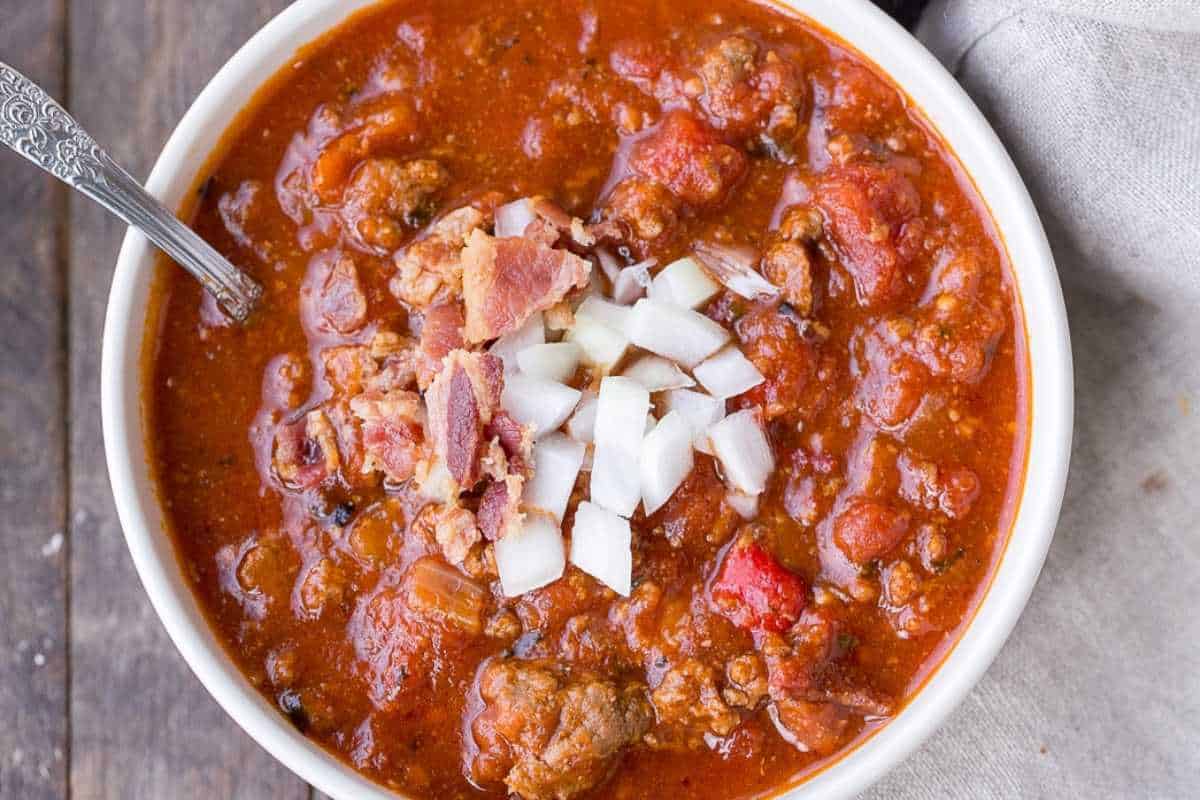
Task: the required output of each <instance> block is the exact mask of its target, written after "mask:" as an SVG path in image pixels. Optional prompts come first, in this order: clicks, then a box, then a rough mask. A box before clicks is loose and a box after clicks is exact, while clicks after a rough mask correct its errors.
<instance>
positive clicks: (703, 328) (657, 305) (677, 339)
mask: <svg viewBox="0 0 1200 800" xmlns="http://www.w3.org/2000/svg"><path fill="white" fill-rule="evenodd" d="M629 339H630V341H632V342H633V343H634V344H636V345H637V346H638V347H642V348H645V349H646V350H649V351H650V352H651V353H656V354H658V355H660V356H663V357H664V358H669V359H671V360H672V361H676V362H678V363H680V364H682V365H684V366H685V367H694V366H696V365H697V364H699V363H700V362H701V361H703V360H704V359H706V358H708V357H709V356H710V355H712V354H713V353H715V352H716V351H717V350H719V349H720V348H721V346H722V345H724V344H725V343H726V342H727V341H729V331H727V330H725V329H724V328H722V327H721V326H720V325H718V324H717V323H715V322H713V321H712V320H711V319H709V318H708V317H706V316H704V315H703V314H699V313H697V312H695V311H692V310H690V309H687V308H683V307H682V306H677V305H674V304H673V303H665V302H662V301H661V300H650V299H648V298H643V299H641V300H638V301H637V304H636V305H634V307H633V313H632V314H631V315H630V318H629Z"/></svg>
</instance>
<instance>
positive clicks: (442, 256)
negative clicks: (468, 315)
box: [388, 206, 488, 308]
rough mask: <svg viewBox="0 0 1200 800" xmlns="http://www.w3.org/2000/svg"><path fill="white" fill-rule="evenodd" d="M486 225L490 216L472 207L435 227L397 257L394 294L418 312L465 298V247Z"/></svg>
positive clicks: (440, 221) (452, 212)
mask: <svg viewBox="0 0 1200 800" xmlns="http://www.w3.org/2000/svg"><path fill="white" fill-rule="evenodd" d="M487 224H488V218H487V216H486V215H484V213H483V212H482V211H480V210H479V209H477V208H473V207H471V206H464V207H463V208H460V209H457V210H455V211H451V212H450V213H449V214H447V215H446V216H444V217H442V218H441V219H439V220H438V221H437V222H435V223H433V224H432V225H431V226H430V227H429V229H428V230H427V231H426V233H425V235H424V236H422V237H421V238H420V239H417V241H415V242H413V243H412V244H410V245H409V246H408V247H407V248H405V249H404V250H401V251H398V252H397V253H396V257H395V261H396V274H395V275H394V276H393V277H392V279H391V281H389V283H388V288H389V289H391V291H392V294H394V295H395V296H396V297H397V298H399V299H400V300H403V301H404V302H405V303H408V304H409V305H410V306H414V307H416V308H424V307H425V306H428V305H430V304H431V303H434V302H435V301H446V300H457V299H458V298H459V297H460V296H461V294H462V269H463V268H462V260H461V255H462V249H463V245H465V244H466V241H467V236H468V235H470V233H471V231H473V230H476V229H477V228H482V227H484V226H485V225H487Z"/></svg>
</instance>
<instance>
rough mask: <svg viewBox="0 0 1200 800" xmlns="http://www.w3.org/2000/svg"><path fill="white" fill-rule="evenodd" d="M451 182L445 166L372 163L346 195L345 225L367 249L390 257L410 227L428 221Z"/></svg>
mask: <svg viewBox="0 0 1200 800" xmlns="http://www.w3.org/2000/svg"><path fill="white" fill-rule="evenodd" d="M449 180H450V174H449V173H448V172H447V171H446V169H445V167H443V166H442V165H441V164H439V163H438V162H436V161H433V160H431V159H415V160H413V161H400V160H399V159H395V158H369V159H367V160H366V161H364V162H362V163H361V164H359V165H358V166H357V167H355V169H354V173H353V174H352V175H351V177H350V183H349V185H347V186H346V189H345V191H344V192H343V193H342V205H341V209H340V211H339V214H340V216H341V220H342V224H343V226H344V227H345V229H346V232H347V233H349V234H350V236H351V237H352V239H355V240H357V241H358V242H360V243H362V244H364V245H365V246H366V247H367V248H368V249H370V250H375V251H380V252H385V253H390V252H392V251H394V250H395V249H396V248H398V247H399V246H400V245H401V243H402V242H403V240H404V235H405V229H406V228H409V229H412V228H420V227H422V226H423V225H425V224H426V223H427V222H428V221H429V219H430V218H431V217H432V216H433V212H434V210H435V207H436V198H437V194H438V192H439V191H441V189H442V188H444V187H445V185H446V184H447V183H448V182H449Z"/></svg>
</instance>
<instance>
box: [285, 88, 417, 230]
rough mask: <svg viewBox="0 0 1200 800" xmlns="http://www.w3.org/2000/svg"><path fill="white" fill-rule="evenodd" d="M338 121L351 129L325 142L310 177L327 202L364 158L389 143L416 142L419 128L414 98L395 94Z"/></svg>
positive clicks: (322, 200) (320, 200) (318, 195)
mask: <svg viewBox="0 0 1200 800" xmlns="http://www.w3.org/2000/svg"><path fill="white" fill-rule="evenodd" d="M335 124H336V125H337V126H338V127H340V128H341V129H343V130H346V131H347V133H344V134H342V135H341V136H338V137H337V138H335V139H334V140H333V141H331V142H329V143H328V144H327V145H325V147H324V148H323V149H322V151H321V155H320V156H318V157H317V160H316V161H315V162H314V163H313V166H312V172H311V177H310V185H311V187H312V190H313V193H314V194H315V195H316V198H315V200H316V202H317V203H319V204H323V205H332V204H334V203H336V202H337V201H338V200H339V199H340V197H341V196H342V193H343V191H344V189H345V186H346V182H347V180H348V179H349V178H350V175H351V174H352V173H353V172H354V168H355V167H356V166H357V165H358V164H359V163H360V162H361V161H362V160H363V159H365V158H366V157H367V156H369V155H370V154H371V153H373V152H376V151H378V150H382V149H383V148H384V147H387V146H388V145H391V146H393V147H394V146H396V145H398V144H408V143H410V142H412V141H413V140H414V139H415V137H416V131H417V128H418V122H417V114H416V111H415V109H414V108H413V107H412V102H411V100H408V99H407V98H402V97H400V98H398V97H395V96H393V97H390V98H381V99H380V101H379V102H377V103H370V104H367V105H366V106H365V107H364V108H363V109H362V110H361V111H359V112H358V113H357V114H355V115H354V116H349V115H343V118H342V119H341V120H338V121H337V122H335ZM310 127H311V126H310ZM285 207H286V206H285Z"/></svg>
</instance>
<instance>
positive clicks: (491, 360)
mask: <svg viewBox="0 0 1200 800" xmlns="http://www.w3.org/2000/svg"><path fill="white" fill-rule="evenodd" d="M503 388H504V364H503V362H502V361H500V359H499V358H497V357H495V356H493V355H489V354H486V353H472V352H469V351H466V350H454V351H452V352H451V353H450V354H449V355H447V356H446V358H445V359H444V360H443V362H442V371H441V372H440V373H438V376H437V377H436V378H434V380H433V382H432V383H431V384H430V385H429V389H428V391H426V392H425V405H426V409H427V412H428V419H429V435H430V439H431V440H432V441H433V449H434V453H435V454H436V455H437V456H438V457H439V458H440V459H442V460H443V461H444V462H445V464H446V468H447V469H448V470H449V472H450V477H451V478H453V479H454V481H455V482H456V483H457V484H458V486H459V487H460V488H461V489H470V488H471V487H472V486H474V485H475V484H476V483H477V482H478V480H479V477H480V460H481V459H482V457H483V454H484V445H485V444H486V441H487V440H486V439H485V438H484V426H485V425H487V424H488V423H489V422H491V421H492V417H493V416H494V415H495V413H496V411H497V409H498V408H499V406H500V392H501V391H502V390H503Z"/></svg>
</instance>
